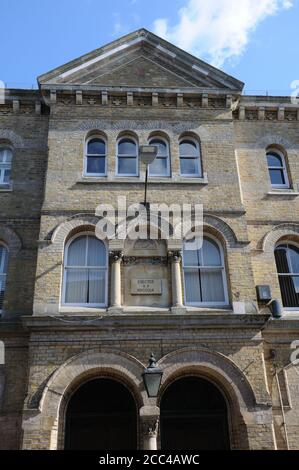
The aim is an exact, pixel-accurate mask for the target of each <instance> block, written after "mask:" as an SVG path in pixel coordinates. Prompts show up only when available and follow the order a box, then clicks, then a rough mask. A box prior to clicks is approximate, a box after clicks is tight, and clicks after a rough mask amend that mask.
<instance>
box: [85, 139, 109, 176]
mask: <svg viewBox="0 0 299 470" xmlns="http://www.w3.org/2000/svg"><path fill="white" fill-rule="evenodd" d="M106 154H107V151H106V142H105V141H104V139H101V138H99V137H90V138H89V139H88V140H87V141H86V153H85V164H84V174H85V175H88V176H105V175H106Z"/></svg>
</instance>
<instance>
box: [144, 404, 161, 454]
mask: <svg viewBox="0 0 299 470" xmlns="http://www.w3.org/2000/svg"><path fill="white" fill-rule="evenodd" d="M140 420H141V422H140V424H141V433H142V450H157V449H158V432H159V420H160V409H159V408H158V407H157V406H143V407H142V408H141V409H140Z"/></svg>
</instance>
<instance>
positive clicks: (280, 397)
mask: <svg viewBox="0 0 299 470" xmlns="http://www.w3.org/2000/svg"><path fill="white" fill-rule="evenodd" d="M282 370H283V369H282ZM275 377H276V383H277V389H278V395H279V401H280V409H281V414H282V419H283V428H284V434H285V439H286V446H287V450H290V448H289V439H288V431H287V425H286V420H285V413H284V407H283V401H282V396H281V389H280V383H279V378H278V374H277V369H276V366H275Z"/></svg>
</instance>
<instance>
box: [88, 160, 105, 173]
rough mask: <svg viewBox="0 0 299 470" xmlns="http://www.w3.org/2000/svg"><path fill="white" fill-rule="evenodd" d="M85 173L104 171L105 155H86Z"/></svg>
mask: <svg viewBox="0 0 299 470" xmlns="http://www.w3.org/2000/svg"><path fill="white" fill-rule="evenodd" d="M87 173H98V174H104V173H105V157H90V156H88V157H87Z"/></svg>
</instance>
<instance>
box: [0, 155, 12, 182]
mask: <svg viewBox="0 0 299 470" xmlns="http://www.w3.org/2000/svg"><path fill="white" fill-rule="evenodd" d="M11 163H12V151H11V149H9V148H0V186H2V187H3V186H4V187H9V185H10V178H11Z"/></svg>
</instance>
